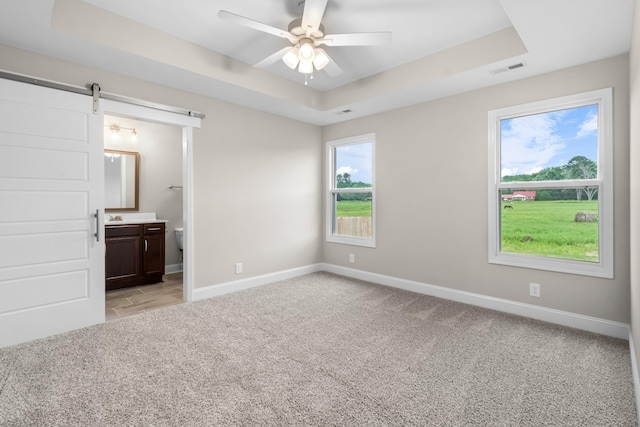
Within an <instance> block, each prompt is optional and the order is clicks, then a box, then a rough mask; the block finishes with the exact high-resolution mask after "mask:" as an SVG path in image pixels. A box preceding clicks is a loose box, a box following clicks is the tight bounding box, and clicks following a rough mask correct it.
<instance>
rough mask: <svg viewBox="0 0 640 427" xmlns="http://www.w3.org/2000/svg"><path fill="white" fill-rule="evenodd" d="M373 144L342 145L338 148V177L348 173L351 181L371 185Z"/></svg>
mask: <svg viewBox="0 0 640 427" xmlns="http://www.w3.org/2000/svg"><path fill="white" fill-rule="evenodd" d="M372 158H373V144H372V143H370V142H365V143H361V144H350V145H340V146H338V147H336V175H338V174H344V173H348V174H349V175H351V181H352V182H356V181H362V182H365V183H367V184H371V176H372V168H373V164H372V161H371V159H372Z"/></svg>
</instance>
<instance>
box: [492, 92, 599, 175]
mask: <svg viewBox="0 0 640 427" xmlns="http://www.w3.org/2000/svg"><path fill="white" fill-rule="evenodd" d="M501 154H502V158H501V165H500V169H501V176H507V175H518V174H531V173H536V172H539V171H541V170H542V169H544V168H548V167H551V166H563V165H566V164H567V162H568V161H569V160H571V158H573V157H575V156H584V157H587V158H588V159H591V160H593V161H594V162H597V160H598V106H597V105H587V106H584V107H578V108H572V109H568V110H560V111H553V112H549V113H542V114H535V115H531V116H523V117H515V118H512V119H507V120H502V121H501Z"/></svg>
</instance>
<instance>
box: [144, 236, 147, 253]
mask: <svg viewBox="0 0 640 427" xmlns="http://www.w3.org/2000/svg"><path fill="white" fill-rule="evenodd" d="M147 246H148V244H147V239H144V251H145V252H147Z"/></svg>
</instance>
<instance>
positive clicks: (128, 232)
mask: <svg viewBox="0 0 640 427" xmlns="http://www.w3.org/2000/svg"><path fill="white" fill-rule="evenodd" d="M141 231H142V227H140V225H139V224H127V225H107V226H106V227H105V236H106V237H123V236H139V235H140V234H141Z"/></svg>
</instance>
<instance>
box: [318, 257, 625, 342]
mask: <svg viewBox="0 0 640 427" xmlns="http://www.w3.org/2000/svg"><path fill="white" fill-rule="evenodd" d="M321 270H323V271H328V272H330V273H335V274H340V275H342V276H347V277H352V278H354V279H360V280H365V281H367V282H371V283H377V284H380V285H385V286H390V287H394V288H399V289H404V290H407V291H412V292H417V293H420V294H425V295H431V296H434V297H438V298H443V299H448V300H452V301H457V302H462V303H465V304H470V305H475V306H478V307H484V308H489V309H492V310H497V311H502V312H505V313H511V314H516V315H520V316H524V317H529V318H532V319H537V320H542V321H545V322H549V323H555V324H558V325H563V326H568V327H571V328H576V329H581V330H584V331H589V332H594V333H596V334H600V335H607V336H612V337H616V338H622V339H625V340H626V339H629V325H628V324H626V323H620V322H613V321H610V320H606V319H600V318H597V317H591V316H584V315H582V314H575V313H570V312H567V311H561V310H555V309H552V308H546V307H540V306H537V305H532V304H525V303H521V302H516V301H510V300H506V299H501V298H494V297H489V296H486V295H482V294H475V293H471V292H466V291H459V290H456V289H451V288H445V287H442V286H435V285H429V284H426V283H421V282H415V281H412V280H406V279H399V278H397V277H391V276H384V275H382V274H377V273H369V272H367V271H362V270H355V269H352V268H347V267H341V266H337V265H333V264H321Z"/></svg>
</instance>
